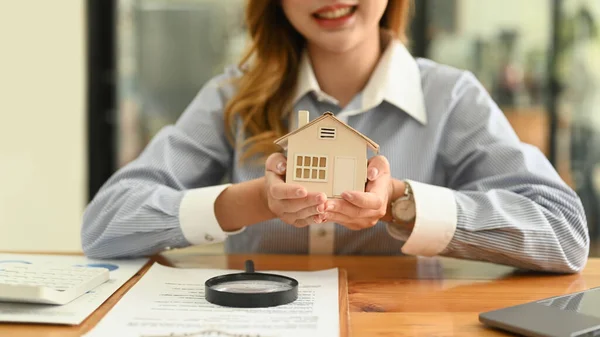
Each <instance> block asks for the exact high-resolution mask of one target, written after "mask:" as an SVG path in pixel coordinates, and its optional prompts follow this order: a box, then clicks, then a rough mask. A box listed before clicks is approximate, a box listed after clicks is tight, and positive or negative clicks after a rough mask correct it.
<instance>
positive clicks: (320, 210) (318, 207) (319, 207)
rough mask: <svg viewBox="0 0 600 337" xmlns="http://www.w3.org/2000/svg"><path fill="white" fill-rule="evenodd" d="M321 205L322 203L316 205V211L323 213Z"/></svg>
mask: <svg viewBox="0 0 600 337" xmlns="http://www.w3.org/2000/svg"><path fill="white" fill-rule="evenodd" d="M323 207H324V206H323V205H319V206H317V213H323V212H324V209H323Z"/></svg>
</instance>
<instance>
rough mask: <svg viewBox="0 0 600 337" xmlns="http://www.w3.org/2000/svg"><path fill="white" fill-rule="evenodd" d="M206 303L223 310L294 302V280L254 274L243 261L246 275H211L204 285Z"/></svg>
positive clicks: (296, 287) (295, 282)
mask: <svg viewBox="0 0 600 337" xmlns="http://www.w3.org/2000/svg"><path fill="white" fill-rule="evenodd" d="M204 290H205V291H204V293H205V295H204V296H205V298H206V300H207V301H208V302H210V303H213V304H218V305H222V306H227V307H243V308H259V307H272V306H277V305H282V304H288V303H291V302H294V301H295V300H296V299H297V298H298V281H296V280H294V279H293V278H290V277H286V276H281V275H273V274H264V273H256V272H254V262H252V260H248V261H246V272H244V273H236V274H227V275H221V276H215V277H213V278H210V279H208V280H207V281H206V282H205V283H204Z"/></svg>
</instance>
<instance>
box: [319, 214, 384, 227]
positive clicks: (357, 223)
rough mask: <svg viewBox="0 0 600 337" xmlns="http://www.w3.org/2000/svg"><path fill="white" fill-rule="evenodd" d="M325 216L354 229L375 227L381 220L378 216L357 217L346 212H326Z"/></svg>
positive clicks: (328, 219)
mask: <svg viewBox="0 0 600 337" xmlns="http://www.w3.org/2000/svg"><path fill="white" fill-rule="evenodd" d="M325 218H326V219H327V220H326V221H333V222H336V223H339V224H342V225H343V226H344V227H347V228H350V229H353V230H359V229H365V228H369V227H373V226H375V225H376V224H377V222H378V221H379V220H377V218H364V219H357V218H353V217H350V216H348V215H346V214H342V213H336V212H327V213H326V214H325Z"/></svg>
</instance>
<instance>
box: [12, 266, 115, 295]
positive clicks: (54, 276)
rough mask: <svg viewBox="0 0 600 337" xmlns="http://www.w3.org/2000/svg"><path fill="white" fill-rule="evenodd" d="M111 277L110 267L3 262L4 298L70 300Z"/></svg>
mask: <svg viewBox="0 0 600 337" xmlns="http://www.w3.org/2000/svg"><path fill="white" fill-rule="evenodd" d="M108 279H109V271H108V269H106V268H92V267H72V266H57V265H43V264H22V263H14V264H0V302H24V303H43V304H58V305H61V304H66V303H69V302H71V301H72V300H74V299H76V298H78V297H79V296H81V295H83V294H85V293H87V292H88V291H90V290H92V289H94V288H96V287H97V286H99V285H101V284H103V283H104V282H106V281H108Z"/></svg>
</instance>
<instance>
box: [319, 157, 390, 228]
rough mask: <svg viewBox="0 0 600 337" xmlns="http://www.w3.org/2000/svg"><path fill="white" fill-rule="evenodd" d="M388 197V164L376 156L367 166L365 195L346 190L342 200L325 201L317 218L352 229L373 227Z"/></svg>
mask: <svg viewBox="0 0 600 337" xmlns="http://www.w3.org/2000/svg"><path fill="white" fill-rule="evenodd" d="M391 195H392V178H391V174H390V164H389V162H388V160H387V159H386V158H385V157H384V156H381V155H378V156H375V157H373V158H371V159H369V161H368V163H367V184H366V186H365V192H359V191H345V192H343V193H342V199H331V200H328V201H327V203H326V204H325V213H324V214H321V215H320V217H321V219H322V220H323V222H325V221H331V222H337V223H339V224H341V225H343V226H345V227H347V228H349V229H352V230H360V229H364V228H369V227H373V226H375V225H376V224H377V222H378V221H379V220H380V219H381V218H382V217H383V216H385V214H386V211H387V206H388V200H389V199H390V197H391Z"/></svg>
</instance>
